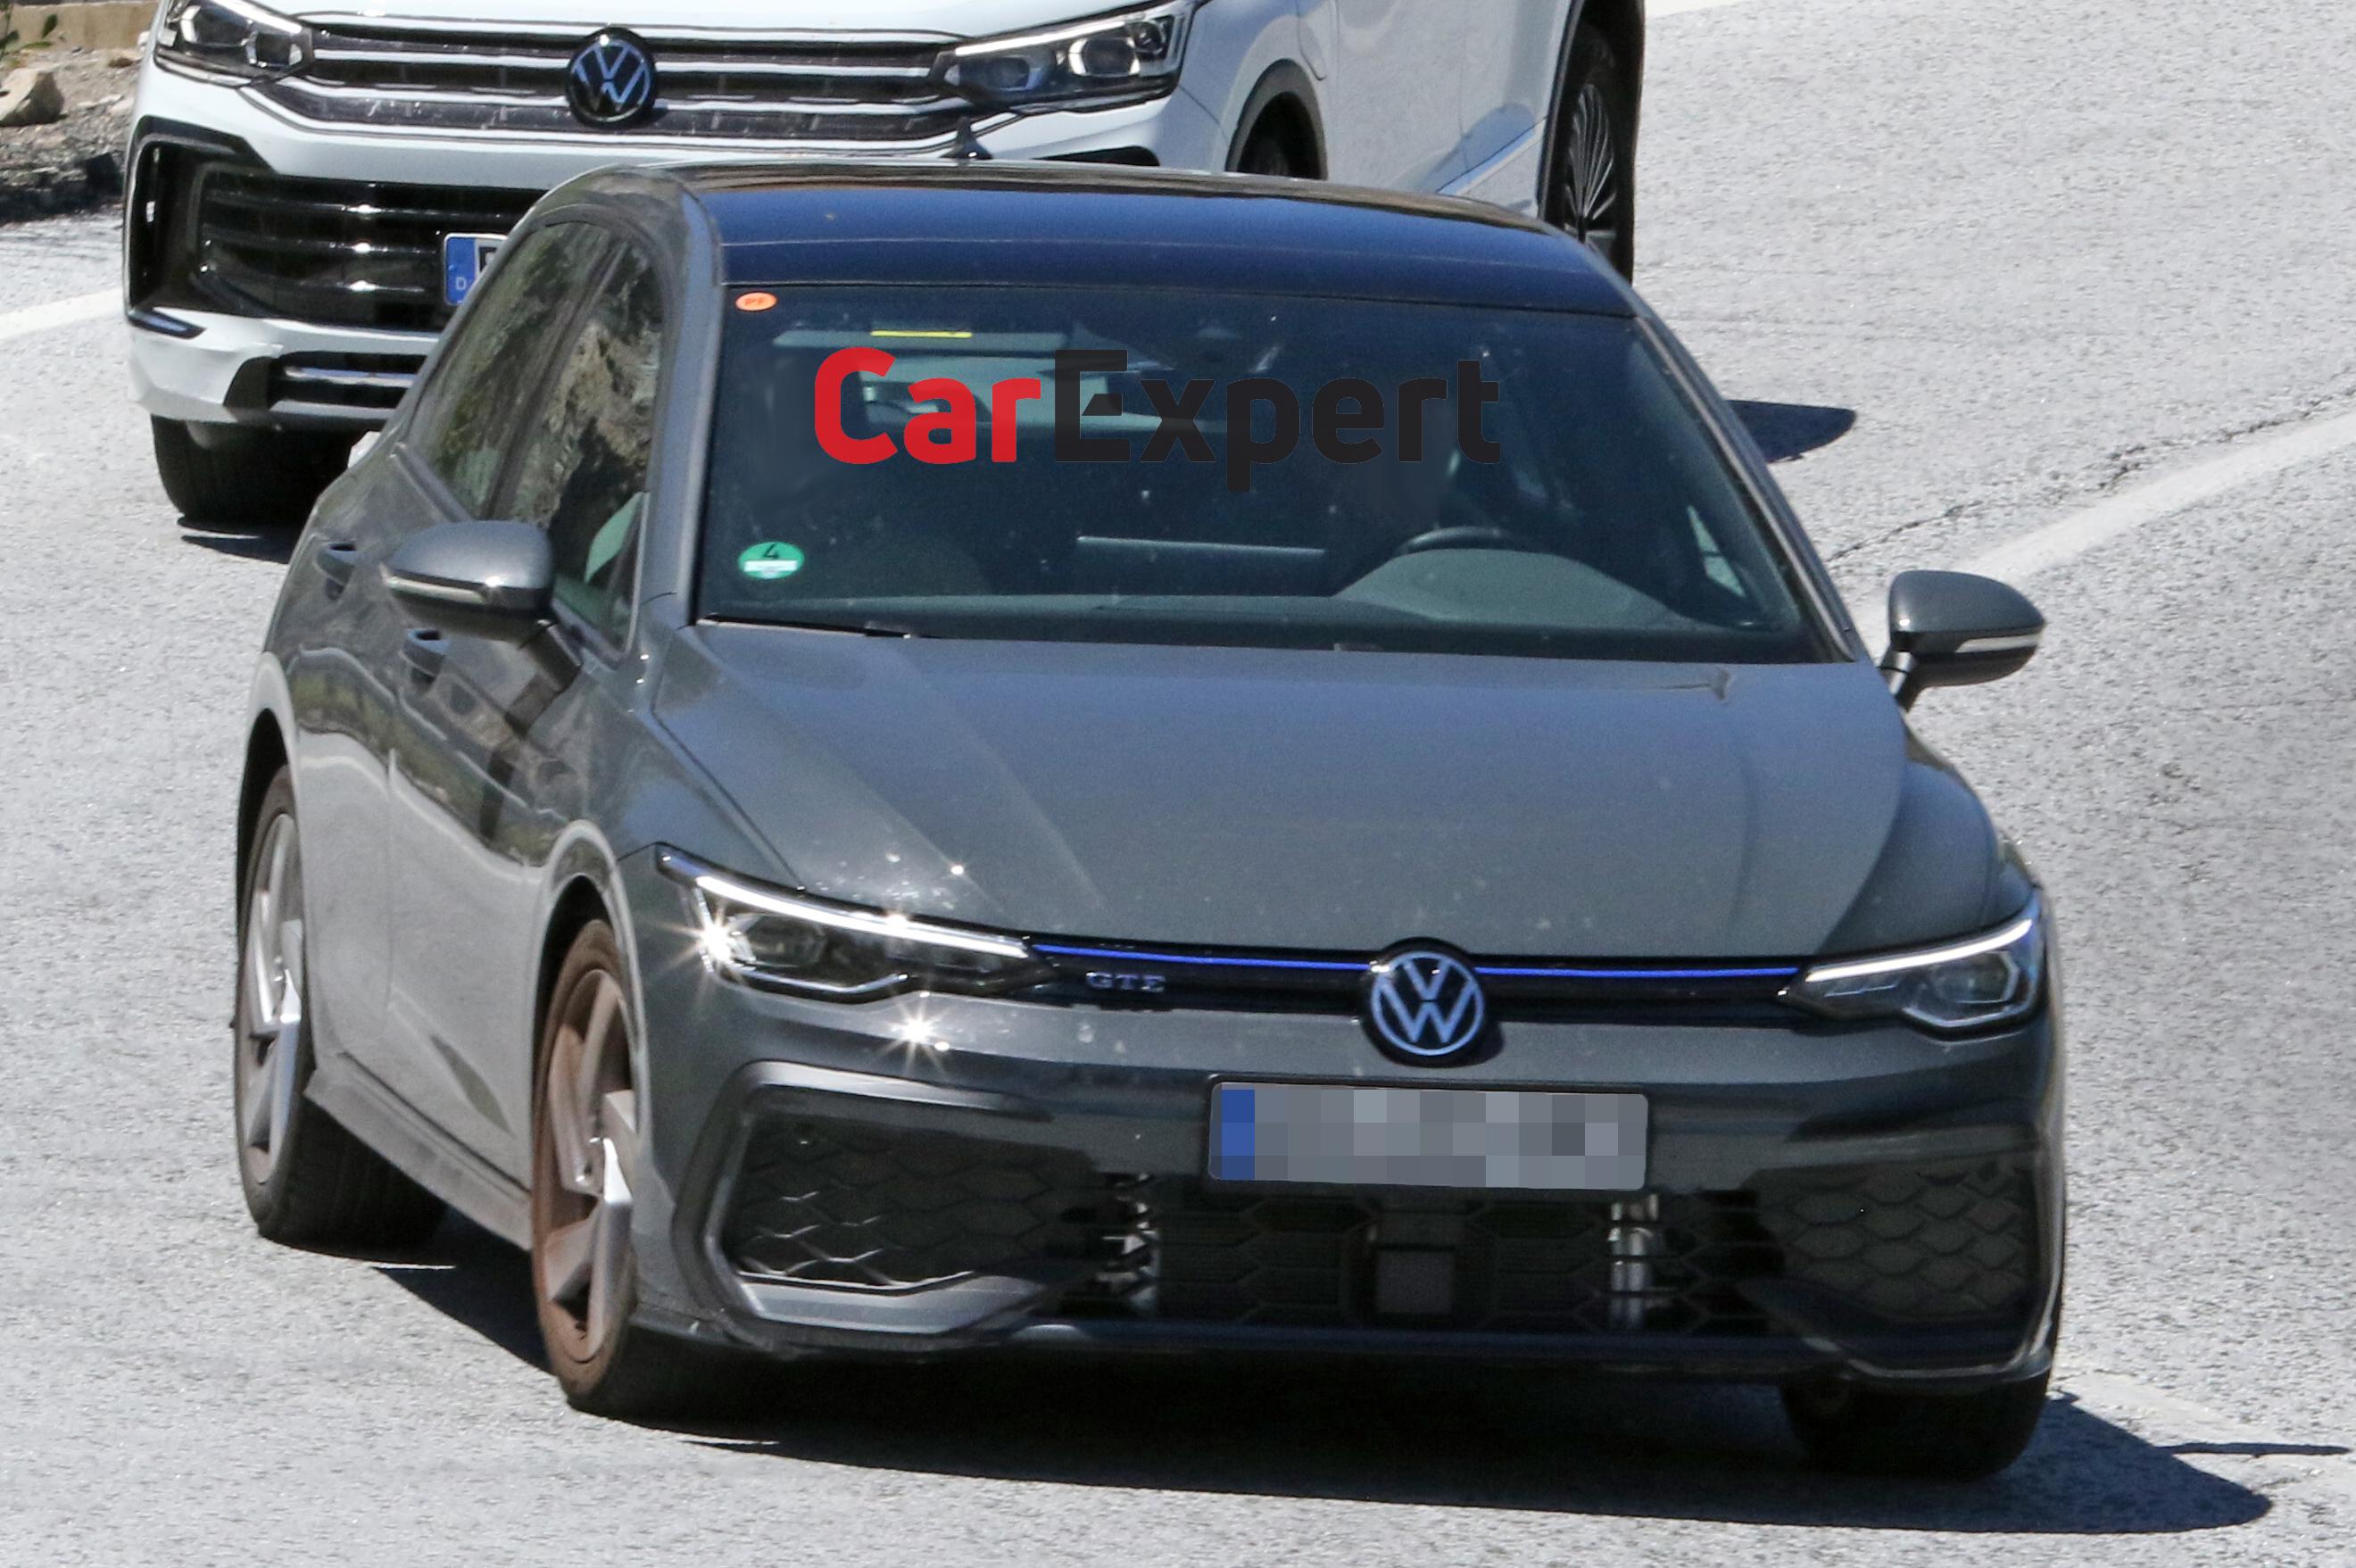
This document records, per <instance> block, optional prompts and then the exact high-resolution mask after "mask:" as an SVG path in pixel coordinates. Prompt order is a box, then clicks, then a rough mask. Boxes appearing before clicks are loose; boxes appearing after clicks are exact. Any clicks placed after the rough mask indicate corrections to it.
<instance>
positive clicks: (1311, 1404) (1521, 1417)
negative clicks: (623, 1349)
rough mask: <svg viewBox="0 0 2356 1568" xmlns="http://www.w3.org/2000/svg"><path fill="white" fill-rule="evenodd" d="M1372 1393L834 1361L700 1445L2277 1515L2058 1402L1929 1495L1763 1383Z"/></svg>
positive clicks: (1225, 1367)
mask: <svg viewBox="0 0 2356 1568" xmlns="http://www.w3.org/2000/svg"><path fill="white" fill-rule="evenodd" d="M779 1382H780V1387H779V1390H778V1391H777V1393H776V1395H775V1398H776V1401H777V1402H778V1405H779V1407H780V1408H784V1409H790V1410H792V1411H794V1412H796V1413H795V1414H794V1415H792V1416H791V1417H788V1418H785V1419H782V1420H780V1421H776V1422H771V1423H753V1424H749V1425H744V1426H736V1427H726V1428H706V1429H702V1430H701V1431H698V1432H694V1433H690V1434H686V1435H688V1436H689V1437H690V1438H691V1440H692V1441H695V1442H698V1443H701V1444H708V1445H710V1446H712V1447H715V1448H720V1449H724V1450H727V1451H730V1452H734V1453H740V1454H756V1455H775V1456H777V1457H781V1458H791V1459H801V1460H810V1461H817V1462H820V1463H826V1464H833V1465H854V1466H862V1467H866V1468H873V1469H881V1470H894V1471H903V1472H918V1473H926V1474H936V1475H953V1476H963V1477H984V1478H991V1479H1001V1480H1005V1479H1022V1480H1037V1481H1047V1482H1055V1483H1058V1484H1063V1485H1076V1486H1101V1487H1135V1488H1141V1489H1147V1490H1181V1491H1198V1492H1220V1493H1249V1494H1259V1495H1274V1496H1283V1497H1297V1498H1326V1499H1337V1500H1355V1501H1366V1502H1388V1503H1412V1504H1425V1505H1434V1506H1443V1507H1455V1508H1486V1509H1522V1510H1535V1511H1542V1512H1549V1513H1571V1514H1580V1513H1584V1514H1601V1515H1616V1516H1631V1517H1647V1518H1671V1519H1689V1520H1713V1521H1721V1522H1733V1523H1757V1524H1786V1525H1838V1526H1844V1527H1848V1528H1862V1529H1887V1530H1950V1531H1963V1532H2004V1533H2025V1534H2056V1535H2107V1534H2158V1533H2172V1532H2181V1531H2187V1530H2213V1529H2218V1528H2222V1527H2225V1526H2231V1525H2237V1524H2244V1523H2247V1522H2249V1521H2250V1520H2255V1519H2257V1518H2259V1517H2261V1516H2262V1515H2264V1514H2265V1512H2266V1511H2267V1509H2269V1507H2270V1506H2271V1505H2270V1504H2269V1502H2268V1500H2267V1498H2265V1496H2263V1495H2262V1494H2260V1493H2258V1492H2255V1491H2253V1490H2251V1489H2250V1488H2248V1487H2243V1486H2240V1485H2237V1484H2236V1483H2234V1482H2233V1481H2230V1480H2226V1479H2224V1478H2222V1477H2217V1476H2212V1475H2211V1474H2209V1473H2208V1472H2206V1471H2204V1470H2201V1469H2198V1468H2196V1467H2194V1466H2190V1465H2188V1464H2186V1463H2184V1462H2183V1461H2182V1460H2181V1459H2179V1458H2178V1457H2176V1456H2175V1455H2173V1454H2171V1453H2170V1452H2169V1451H2168V1450H2166V1449H2163V1448H2160V1447H2158V1446H2155V1445H2153V1444H2148V1443H2146V1442H2144V1441H2143V1440H2142V1439H2140V1438H2137V1437H2136V1436H2134V1435H2133V1434H2130V1433H2127V1432H2126V1431H2124V1430H2123V1429H2121V1428H2119V1427H2117V1426H2115V1425H2113V1424H2112V1423H2109V1422H2106V1421H2104V1420H2102V1419H2101V1418H2099V1417H2097V1416H2095V1415H2093V1414H2091V1413H2090V1412H2086V1411H2084V1410H2083V1409H2081V1408H2079V1407H2078V1406H2077V1404H2076V1403H2075V1402H2072V1400H2070V1399H2069V1398H2067V1397H2066V1396H2064V1397H2061V1398H2057V1399H2055V1400H2054V1401H2053V1402H2051V1405H2050V1406H2049V1407H2048V1409H2047V1412H2046V1416H2045V1421H2044V1423H2043V1426H2042V1427H2041V1429H2040V1433H2039V1435H2038V1438H2037V1442H2036V1444H2035V1445H2034V1446H2033V1447H2032V1448H2031V1449H2030V1451H2029V1454H2028V1455H2027V1456H2026V1457H2024V1458H2023V1459H2022V1460H2021V1462H2020V1463H2019V1465H2017V1466H2014V1467H2013V1468H2012V1469H2011V1470H2009V1471H2008V1472H2006V1473H2005V1474H2004V1475H2003V1476H2000V1477H1996V1478H1995V1479H1992V1480H1988V1481H1984V1482H1979V1483H1976V1484H1970V1485H1941V1486H1923V1485H1920V1484H1912V1483H1905V1482H1891V1481H1877V1480H1865V1479H1855V1478H1849V1477H1836V1476H1828V1475H1825V1474H1822V1473H1819V1472H1816V1471H1815V1470H1812V1469H1811V1468H1809V1467H1808V1466H1806V1464H1805V1462H1804V1460H1803V1459H1802V1457H1801V1455H1800V1454H1799V1451H1798V1449H1797V1447H1796V1446H1795V1445H1794V1443H1793V1442H1792V1440H1791V1438H1790V1436H1789V1435H1788V1434H1787V1433H1786V1431H1785V1430H1784V1427H1783V1418H1782V1412H1781V1410H1780V1408H1779V1406H1778V1403H1777V1401H1776V1399H1775V1396H1774V1395H1773V1393H1772V1391H1766V1390H1760V1389H1744V1388H1713V1387H1708V1386H1705V1385H1688V1384H1659V1383H1632V1382H1623V1381H1615V1380H1607V1379H1596V1378H1577V1377H1571V1376H1564V1375H1555V1374H1545V1375H1539V1376H1531V1375H1528V1374H1519V1375H1509V1374H1487V1375H1481V1376H1477V1377H1472V1378H1468V1377H1466V1376H1464V1375H1463V1374H1462V1373H1456V1374H1451V1375H1449V1376H1447V1377H1446V1378H1445V1379H1444V1380H1441V1379H1440V1378H1437V1377H1434V1376H1431V1375H1429V1374H1426V1375H1420V1376H1409V1377H1406V1378H1400V1377H1398V1375H1397V1374H1393V1375H1391V1376H1389V1377H1386V1378H1382V1379H1381V1382H1382V1384H1383V1385H1385V1386H1383V1387H1381V1388H1379V1389H1378V1388H1377V1386H1376V1374H1372V1373H1369V1372H1365V1371H1358V1372H1352V1371H1348V1370H1344V1369H1325V1370H1321V1369H1301V1368H1299V1367H1297V1366H1294V1367H1280V1368H1270V1367H1263V1366H1253V1365H1247V1364H1216V1363H1213V1364H1201V1363H1185V1364H1171V1365H1162V1364H1153V1365H1142V1366H1133V1365H1117V1366H1109V1367H1080V1366H1075V1365H1068V1364H1064V1363H1060V1362H1042V1361H1037V1360H1029V1361H1011V1360H1010V1361H998V1362H988V1363H982V1364H979V1365H974V1366H970V1367H955V1366H943V1367H893V1366H884V1367H873V1366H868V1367H853V1366H819V1367H815V1368H809V1369H787V1371H786V1372H784V1373H783V1374H781V1376H780V1380H779ZM2187 1451H2188V1452H2201V1451H2207V1450H2206V1449H2205V1448H2204V1447H2202V1446H2201V1445H2195V1446H2194V1447H2192V1448H2190V1449H2188V1450H2187ZM2272 1451H2274V1450H2271V1449H2270V1450H2269V1452H2272Z"/></svg>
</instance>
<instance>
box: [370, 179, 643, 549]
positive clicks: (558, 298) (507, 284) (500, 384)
mask: <svg viewBox="0 0 2356 1568" xmlns="http://www.w3.org/2000/svg"><path fill="white" fill-rule="evenodd" d="M615 244H616V242H615V241H614V239H613V238H612V237H611V236H610V235H608V234H607V233H606V232H605V231H604V230H602V229H596V228H593V227H590V226H588V225H586V224H581V223H559V224H555V225H552V226H551V227H549V228H545V229H541V230H538V231H534V232H533V233H531V234H530V235H527V236H526V237H525V238H524V239H523V240H521V241H519V242H518V244H517V248H516V252H515V253H514V254H512V255H509V256H506V257H503V258H501V260H500V262H499V263H498V265H497V266H495V267H493V268H492V269H491V274H490V276H489V277H488V278H487V279H486V280H484V284H483V297H481V298H479V299H477V300H476V301H475V303H474V307H473V308H472V309H471V310H470V311H468V312H467V315H466V321H465V323H464V325H463V326H462V327H461V328H460V329H459V330H458V332H457V333H456V334H455V336H453V338H451V340H450V346H449V348H448V349H446V350H445V351H444V354H443V357H442V360H441V362H440V363H439V364H438V365H437V366H436V367H435V368H434V379H433V381H431V383H429V384H428V385H427V387H426V388H425V391H424V393H423V397H424V404H423V407H422V408H421V409H420V410H419V413H418V417H417V420H416V422H415V424H413V425H412V434H411V436H410V446H411V448H412V450H413V451H414V452H416V453H417V455H418V456H420V457H422V458H423V460H424V463H425V466H426V467H429V468H431V469H432V470H434V473H435V474H436V475H437V476H438V477H439V478H441V480H442V482H443V483H444V485H446V486H448V487H449V489H450V493H451V494H452V495H454V496H455V497H456V498H457V499H458V504H459V505H460V506H461V507H463V508H464V509H465V510H466V512H467V513H468V514H469V515H470V516H474V517H487V516H488V515H489V508H490V501H491V495H492V492H493V490H494V489H497V487H498V478H499V468H500V465H501V463H502V462H503V461H504V459H505V458H506V456H507V454H508V451H509V446H510V444H511V443H512V441H513V438H514V434H515V427H516V421H517V419H518V417H519V414H520V413H521V411H522V410H523V408H524V406H525V405H526V403H528V402H529V401H530V391H531V386H532V382H533V381H534V380H535V379H536V378H537V376H538V375H539V372H540V369H541V366H542V365H544V364H546V363H547V360H546V359H545V358H544V355H545V352H546V347H547V344H548V341H549V338H550V337H551V335H552V333H554V332H555V331H556V330H557V329H558V328H560V327H561V326H562V323H563V320H564V314H565V312H566V311H567V310H568V309H570V308H571V307H572V306H573V302H574V301H576V300H578V299H579V298H580V297H581V290H582V288H583V287H584V285H587V283H588V282H589V280H590V279H592V278H594V277H595V276H596V275H597V269H598V268H599V267H601V266H603V265H604V264H605V260H606V258H607V257H608V256H610V255H611V254H612V253H613V252H614V249H615Z"/></svg>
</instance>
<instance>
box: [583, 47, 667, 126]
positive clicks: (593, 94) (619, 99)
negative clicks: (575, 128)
mask: <svg viewBox="0 0 2356 1568" xmlns="http://www.w3.org/2000/svg"><path fill="white" fill-rule="evenodd" d="M564 98H565V102H568V103H570V104H572V105H573V118H574V119H576V120H578V121H580V122H581V123H582V124H584V125H595V126H597V127H598V128H600V129H601V130H613V129H616V128H618V127H620V126H623V125H629V124H636V123H637V122H638V121H640V120H643V119H645V118H646V117H647V115H648V114H649V113H652V112H653V110H654V106H655V57H654V55H653V53H652V51H650V50H649V49H648V48H647V46H646V45H644V44H642V43H640V42H639V41H638V40H637V38H633V37H632V36H631V35H630V34H628V33H625V32H621V31H619V30H617V29H615V28H610V27H609V28H607V29H606V30H605V31H604V32H602V33H600V34H598V35H597V36H596V37H595V38H591V39H590V40H589V41H588V42H587V43H585V44H583V45H582V46H581V48H580V49H579V51H578V52H577V53H575V54H574V55H573V69H572V70H569V71H567V72H566V73H565V77H564Z"/></svg>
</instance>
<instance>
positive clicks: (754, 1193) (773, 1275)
mask: <svg viewBox="0 0 2356 1568" xmlns="http://www.w3.org/2000/svg"><path fill="white" fill-rule="evenodd" d="M1116 1219H1117V1216H1116V1214H1115V1212H1114V1210H1113V1208H1112V1204H1111V1199H1110V1197H1109V1195H1108V1191H1107V1188H1106V1187H1105V1184H1104V1182H1103V1181H1102V1180H1101V1179H1100V1178H1098V1177H1097V1176H1094V1175H1093V1174H1092V1173H1091V1172H1090V1170H1089V1168H1088V1165H1087V1161H1085V1160H1083V1159H1081V1158H1080V1157H1079V1156H1077V1155H1069V1154H1065V1153H1062V1152H1060V1151H1055V1150H1044V1149H1027V1148H1023V1147H1021V1146H1019V1145H1015V1144H996V1143H985V1142H982V1141H981V1140H979V1139H971V1138H951V1137H940V1136H908V1135H905V1134H897V1133H886V1132H877V1131H873V1130H869V1129H865V1128H858V1127H851V1126H846V1125H842V1124H840V1123H830V1122H819V1121H804V1120H800V1119H793V1120H784V1119H779V1120H771V1121H765V1122H761V1123H759V1124H758V1125H757V1126H756V1127H755V1131H754V1133H753V1135H752V1137H751V1139H750V1141H749V1142H748V1143H747V1144H746V1146H745V1150H744V1161H743V1164H742V1165H740V1166H739V1167H738V1174H737V1179H736V1189H735V1194H734V1201H733V1203H732V1205H731V1207H730V1209H729V1213H728V1217H727V1219H726V1221H725V1223H724V1225H723V1229H722V1232H721V1250H722V1251H723V1253H724V1254H725V1255H726V1256H727V1258H728V1260H729V1262H730V1263H731V1264H733V1265H734V1267H735V1268H736V1270H737V1271H738V1272H739V1273H743V1274H744V1275H745V1276H747V1277H749V1278H755V1279H765V1280H776V1281H784V1282H787V1283H796V1284H825V1285H837V1286H844V1287H849V1288H852V1289H860V1290H908V1289H914V1288H916V1287H917V1286H921V1285H928V1284H941V1283H947V1282H948V1281H951V1280H956V1279H961V1278H964V1277H966V1276H968V1275H971V1274H976V1273H987V1272H990V1271H991V1270H993V1269H1000V1268H1006V1267H1011V1266H1019V1265H1022V1264H1024V1263H1030V1262H1038V1261H1040V1260H1076V1259H1084V1258H1088V1257H1092V1256H1095V1255H1097V1250H1098V1240H1097V1238H1098V1236H1099V1235H1101V1234H1102V1232H1103V1231H1104V1230H1106V1229H1107V1228H1108V1226H1110V1225H1111V1224H1113V1223H1115V1222H1116Z"/></svg>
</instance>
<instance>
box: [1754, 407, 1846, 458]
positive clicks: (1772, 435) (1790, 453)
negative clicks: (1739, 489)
mask: <svg viewBox="0 0 2356 1568" xmlns="http://www.w3.org/2000/svg"><path fill="white" fill-rule="evenodd" d="M1733 408H1734V415H1735V417H1736V418H1737V419H1740V420H1741V421H1742V427H1743V428H1744V429H1745V430H1748V431H1750V432H1751V440H1753V441H1755V442H1757V443H1758V444H1759V450H1760V451H1761V452H1762V453H1764V454H1765V455H1766V457H1767V460H1768V461H1769V462H1770V463H1788V462H1790V461H1792V460H1793V459H1794V458H1795V457H1804V456H1807V455H1808V454H1809V453H1811V452H1814V451H1815V450H1816V449H1817V448H1819V447H1823V446H1831V445H1832V444H1833V443H1834V442H1836V441H1837V440H1839V439H1840V438H1841V437H1842V436H1844V435H1847V434H1848V433H1849V432H1850V431H1851V430H1852V429H1854V428H1856V425H1857V411H1856V410H1855V409H1851V408H1827V407H1825V406H1823V405H1821V404H1817V403H1744V402H1741V401H1740V400H1738V401H1736V402H1735V403H1734V404H1733Z"/></svg>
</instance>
